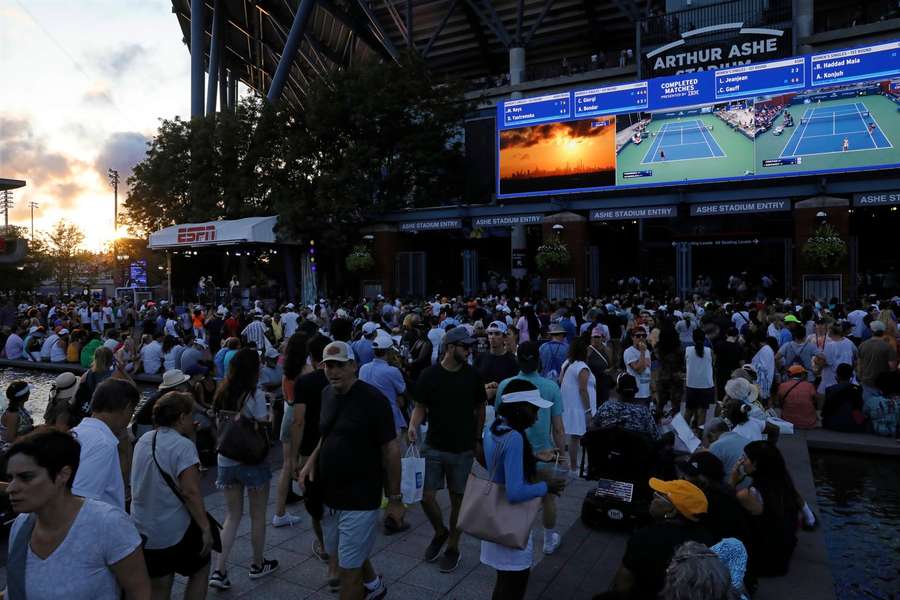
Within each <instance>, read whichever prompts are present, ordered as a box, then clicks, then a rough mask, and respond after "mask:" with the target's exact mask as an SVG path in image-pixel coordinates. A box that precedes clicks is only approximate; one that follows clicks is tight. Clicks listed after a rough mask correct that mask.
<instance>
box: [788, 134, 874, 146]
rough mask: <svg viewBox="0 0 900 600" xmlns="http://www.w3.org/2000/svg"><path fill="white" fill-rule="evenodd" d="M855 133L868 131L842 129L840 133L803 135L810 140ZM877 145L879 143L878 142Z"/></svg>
mask: <svg viewBox="0 0 900 600" xmlns="http://www.w3.org/2000/svg"><path fill="white" fill-rule="evenodd" d="M854 133H866V132H865V131H863V130H860V131H842V132H841V133H839V134H834V133H822V134H817V135H805V136H803V138H804V139H807V140H809V139H812V138H820V137H835V135H853V134H854ZM872 141H873V142H874V141H875V140H872ZM876 147H877V144H876Z"/></svg>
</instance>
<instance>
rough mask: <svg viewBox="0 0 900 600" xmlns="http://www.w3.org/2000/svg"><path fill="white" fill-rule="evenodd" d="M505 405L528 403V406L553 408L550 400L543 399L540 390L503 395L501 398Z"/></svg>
mask: <svg viewBox="0 0 900 600" xmlns="http://www.w3.org/2000/svg"><path fill="white" fill-rule="evenodd" d="M500 400H501V402H502V403H503V404H513V403H516V402H527V403H528V404H533V405H534V406H537V407H538V408H550V407H551V406H553V403H552V402H550V401H549V400H544V399H543V398H541V393H540V392H539V391H538V390H525V391H522V392H510V393H509V394H503V396H502V397H501V398H500Z"/></svg>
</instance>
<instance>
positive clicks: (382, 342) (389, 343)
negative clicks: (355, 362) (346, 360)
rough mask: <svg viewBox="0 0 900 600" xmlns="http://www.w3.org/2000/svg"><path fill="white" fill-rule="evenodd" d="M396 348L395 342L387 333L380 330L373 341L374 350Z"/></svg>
mask: <svg viewBox="0 0 900 600" xmlns="http://www.w3.org/2000/svg"><path fill="white" fill-rule="evenodd" d="M393 347H394V340H393V338H392V337H391V336H390V334H389V333H388V332H387V331H384V330H379V331H378V333H376V334H375V339H374V340H372V348H374V349H375V350H390V349H391V348H393Z"/></svg>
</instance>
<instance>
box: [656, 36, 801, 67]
mask: <svg viewBox="0 0 900 600" xmlns="http://www.w3.org/2000/svg"><path fill="white" fill-rule="evenodd" d="M730 30H735V32H736V35H737V36H740V38H738V39H731V40H726V41H718V42H712V43H709V44H706V45H703V46H700V47H698V46H693V47H691V48H689V49H688V48H685V46H686V45H687V43H688V42H691V41H693V42H696V40H697V38H698V37H700V36H706V35H710V34H720V35H721V33H722V32H723V31H730ZM784 33H785V32H784V31H782V30H779V29H756V28H744V27H742V24H741V23H726V24H724V25H715V26H712V27H703V28H701V29H695V30H692V31H685V32H683V33H682V34H681V38H680V39H679V40H677V41H675V42H672V43H670V44H666V45H665V46H662V47H660V48H656V49H655V50H651V51H650V52H648V53H647V54H646V57H647V66H648V68H649V69H650V72H651V74H652V75H653V76H660V75H679V74H682V73H694V72H697V71H710V70H715V69H724V68H727V67H735V66H741V65H747V64H750V63H752V62H756V61H759V60H770V59H773V58H778V57H780V56H785V55H787V54H789V53H790V48H789V40H788V39H786V36H785V35H784ZM760 35H765V36H767V37H764V38H761V39H751V40H747V39H746V38H747V37H748V36H755V37H756V38H759V36H760ZM742 38H743V39H742Z"/></svg>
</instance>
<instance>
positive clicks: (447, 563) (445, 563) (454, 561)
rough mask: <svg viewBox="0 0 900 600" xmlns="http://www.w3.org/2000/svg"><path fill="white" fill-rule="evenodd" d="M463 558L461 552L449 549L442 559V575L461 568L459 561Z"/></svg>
mask: <svg viewBox="0 0 900 600" xmlns="http://www.w3.org/2000/svg"><path fill="white" fill-rule="evenodd" d="M461 558H462V557H461V556H460V555H459V550H451V549H450V548H447V551H446V552H444V555H443V556H442V557H441V562H440V564H439V565H438V567H439V568H440V571H441V573H452V572H453V571H455V570H456V567H458V566H459V561H460V559H461Z"/></svg>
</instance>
